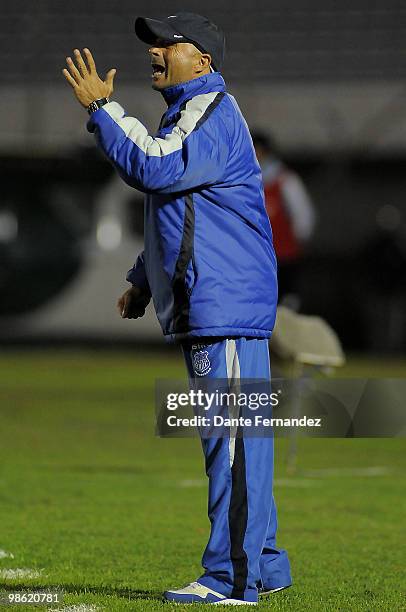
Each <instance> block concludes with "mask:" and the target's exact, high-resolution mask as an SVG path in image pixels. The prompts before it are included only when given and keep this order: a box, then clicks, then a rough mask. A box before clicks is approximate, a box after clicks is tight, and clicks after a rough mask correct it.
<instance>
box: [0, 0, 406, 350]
mask: <svg viewBox="0 0 406 612" xmlns="http://www.w3.org/2000/svg"><path fill="white" fill-rule="evenodd" d="M231 8H232V10H231ZM179 9H183V10H189V11H196V12H201V13H204V14H206V15H207V16H209V18H211V19H212V20H213V21H214V22H216V23H218V24H219V25H220V26H221V27H222V28H223V29H224V31H225V32H226V35H227V47H228V50H227V59H226V63H225V67H224V70H223V75H224V77H225V79H226V81H227V84H228V89H229V91H230V92H231V93H232V94H233V95H234V96H235V97H236V98H237V100H238V102H239V104H240V107H241V109H242V111H243V113H244V115H245V117H246V119H247V121H248V123H249V125H250V127H251V129H252V130H253V132H255V135H256V138H257V140H256V144H257V146H258V147H261V150H260V151H259V154H258V157H261V156H262V159H261V160H260V161H261V166H262V169H263V172H264V180H265V187H266V194H267V207H268V212H269V214H270V216H271V218H272V214H274V213H275V210H277V211H278V218H276V219H274V220H273V225H274V234H275V241H276V242H278V245H277V250H279V253H278V254H279V258H280V269H281V299H283V300H284V301H286V303H288V304H289V305H291V306H293V307H294V308H295V309H296V310H299V311H300V312H302V313H307V314H318V315H321V316H322V317H324V318H325V319H326V320H327V321H328V322H329V323H330V324H331V325H332V327H333V328H334V329H335V330H336V331H337V333H338V335H339V337H340V339H341V340H342V342H343V345H344V348H345V349H347V350H351V351H359V352H362V351H363V352H371V353H374V352H375V353H378V352H379V353H382V352H385V353H397V354H399V353H402V352H403V351H404V348H405V345H406V319H405V312H406V289H405V287H406V284H405V282H404V281H405V269H406V268H405V263H406V240H405V238H406V235H405V234H406V225H405V222H406V199H405V193H406V85H405V77H406V47H405V44H404V41H405V38H406V6H405V5H404V3H402V2H401V1H400V0H385V2H383V1H377V2H371V1H370V0H351V2H350V1H349V0H342V1H341V2H335V1H333V0H323V1H322V0H312V1H311V2H308V3H306V7H304V5H303V3H302V2H299V0H291V1H290V2H288V3H286V2H282V0H271V1H266V2H265V1H263V2H256V3H255V4H250V5H248V4H247V3H246V2H241V1H239V0H235V1H233V2H232V3H221V4H219V3H218V2H214V1H213V0H207V1H206V2H205V3H204V6H202V4H201V2H197V1H196V0H189V1H188V3H187V7H186V8H185V6H181V5H180V4H179V3H175V4H170V5H168V3H164V2H159V1H158V2H155V3H154V4H153V6H151V3H150V2H146V1H143V0H139V1H138V2H137V3H135V2H133V1H130V0H121V1H120V3H118V2H111V1H109V2H107V1H106V0H97V2H96V1H93V0H87V1H83V0H81V1H79V0H71V1H70V2H69V3H67V2H66V1H65V0H36V2H35V3H33V2H27V1H26V0H13V1H12V2H11V1H8V0H2V2H1V15H0V19H1V28H0V31H1V35H0V36H1V38H0V49H1V56H2V76H1V81H0V99H1V105H2V108H3V111H2V113H1V114H0V167H1V183H2V190H1V198H0V262H1V263H0V338H1V340H2V341H3V343H10V342H24V343H25V342H29V341H31V340H32V341H34V340H35V341H38V340H41V341H44V340H74V341H79V342H80V341H93V340H95V341H99V340H103V341H114V342H116V341H118V340H121V341H129V342H135V343H136V342H139V341H142V342H162V340H161V336H160V330H159V329H158V325H157V323H156V321H155V315H154V313H153V311H152V308H151V307H149V309H148V310H149V312H148V314H147V316H146V317H145V318H144V319H143V320H142V321H138V322H137V323H133V322H131V323H129V322H128V321H122V320H120V318H119V317H118V316H117V315H116V312H115V302H116V299H117V297H118V296H119V295H120V294H121V293H122V291H123V290H124V289H125V287H126V283H125V274H126V271H127V270H128V269H129V268H130V267H131V266H132V264H133V262H134V261H135V258H136V256H137V254H138V252H139V251H140V250H141V249H142V244H143V206H142V194H140V193H138V192H136V191H135V190H131V189H129V188H127V187H126V186H125V185H124V184H123V183H122V182H121V181H120V180H119V179H118V178H117V177H116V176H115V174H114V173H113V170H112V168H111V167H110V165H109V164H108V163H107V162H106V161H105V160H104V159H103V157H102V155H101V154H100V153H99V152H98V151H97V150H96V147H95V144H94V141H93V137H92V136H91V135H90V134H88V133H87V131H86V119H87V115H86V113H85V111H84V110H83V109H82V108H81V107H80V106H79V105H78V103H77V102H76V100H75V99H74V98H73V96H72V92H71V90H70V88H69V86H68V85H67V84H66V82H65V80H64V78H63V76H62V74H61V70H62V68H63V67H64V65H65V56H66V55H68V54H71V53H72V49H73V48H74V47H81V48H82V47H84V46H88V47H89V48H90V49H91V50H92V51H93V54H94V56H95V58H96V63H97V66H98V69H99V72H100V74H102V75H104V74H105V72H106V71H107V70H108V69H110V68H112V67H115V68H117V71H118V73H117V77H116V89H115V95H114V97H115V99H116V100H118V101H119V102H120V103H121V104H122V105H123V106H124V107H125V108H126V110H127V112H128V113H129V114H133V115H135V116H137V117H138V118H139V119H141V121H143V123H144V124H145V125H146V126H147V127H148V128H149V129H150V131H151V132H153V131H154V130H155V129H156V127H157V125H158V122H159V119H160V116H161V114H162V113H163V112H164V110H165V105H164V102H163V99H162V98H161V96H160V95H159V93H156V92H154V91H152V90H151V88H150V65H149V58H148V55H147V53H146V46H145V45H143V44H142V43H140V42H139V41H138V40H137V39H136V37H135V35H134V33H133V23H134V19H135V17H136V16H137V15H147V16H152V17H161V16H162V17H163V16H166V15H167V13H168V11H169V12H173V11H176V10H179ZM279 230H280V231H279ZM286 233H287V234H288V235H289V237H290V239H289V240H290V242H289V244H284V238H283V236H284V235H285V234H286ZM279 243H280V244H279ZM282 276H283V278H282ZM282 284H283V291H282Z"/></svg>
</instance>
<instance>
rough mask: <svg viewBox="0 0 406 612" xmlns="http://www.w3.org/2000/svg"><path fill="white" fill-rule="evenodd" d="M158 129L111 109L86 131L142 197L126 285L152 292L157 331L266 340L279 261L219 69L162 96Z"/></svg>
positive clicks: (250, 156)
mask: <svg viewBox="0 0 406 612" xmlns="http://www.w3.org/2000/svg"><path fill="white" fill-rule="evenodd" d="M162 93H163V96H164V98H165V100H166V102H167V104H168V109H167V111H166V112H165V114H164V115H163V117H162V119H161V123H160V126H159V129H158V132H157V134H156V135H155V136H150V135H149V134H148V132H147V130H146V129H145V127H144V126H143V125H142V123H140V121H138V119H135V118H133V117H128V116H127V115H126V114H125V112H124V110H123V108H122V107H121V106H120V105H119V104H117V102H110V103H108V104H106V105H105V106H103V107H102V108H101V109H99V110H97V111H96V112H94V113H93V114H92V115H91V118H90V120H89V123H88V130H89V131H90V132H94V133H95V135H96V139H97V142H98V145H99V146H100V147H101V149H102V150H103V151H104V153H105V154H106V155H107V157H108V158H109V160H110V161H111V162H112V163H113V164H114V166H115V167H116V168H117V170H118V172H119V174H120V175H121V177H122V178H123V179H124V180H125V181H126V183H128V184H129V185H131V186H133V187H135V188H136V189H139V190H140V191H143V192H145V194H146V197H145V250H144V252H143V253H141V255H140V256H139V257H138V259H137V262H136V263H135V265H134V267H133V268H132V269H131V270H130V271H129V272H128V275H127V280H128V281H130V282H131V283H133V284H134V285H138V286H140V287H142V288H143V289H144V291H145V292H146V293H148V294H149V295H151V294H152V299H153V302H154V306H155V310H156V314H157V317H158V319H159V322H160V324H161V327H162V330H163V333H164V334H165V336H167V337H168V338H169V339H177V340H181V339H184V338H186V337H190V336H193V337H195V336H252V337H257V338H267V337H269V336H270V335H271V331H272V329H273V326H274V321H275V315H276V303H277V280H276V259H275V253H274V249H273V245H272V231H271V226H270V223H269V219H268V216H267V213H266V210H265V205H264V193H263V185H262V177H261V171H260V168H259V165H258V162H257V159H256V157H255V152H254V148H253V144H252V139H251V136H250V133H249V130H248V126H247V124H246V122H245V120H244V117H243V116H242V114H241V111H240V109H239V108H238V105H237V103H236V101H235V99H234V98H233V96H231V95H230V94H228V93H227V92H226V87H225V83H224V80H223V78H222V76H221V75H220V74H219V73H218V72H213V73H210V74H209V75H206V76H202V77H199V78H196V79H193V80H191V81H187V82H186V83H181V84H179V85H175V86H173V87H169V88H167V89H165V90H163V92H162Z"/></svg>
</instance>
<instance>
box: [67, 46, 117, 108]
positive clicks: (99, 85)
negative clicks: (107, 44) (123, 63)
mask: <svg viewBox="0 0 406 612" xmlns="http://www.w3.org/2000/svg"><path fill="white" fill-rule="evenodd" d="M83 52H84V54H85V56H86V63H85V61H84V59H83V57H82V55H81V53H80V51H79V49H75V50H74V55H75V62H76V64H75V62H74V61H73V60H72V58H71V57H67V58H66V63H67V64H68V70H67V69H66V68H64V69H63V70H62V73H63V75H64V77H65V79H66V80H67V81H68V83H69V84H70V85H71V86H72V89H73V91H74V93H75V96H76V97H77V99H78V100H79V102H80V103H81V104H82V106H84V107H85V108H87V107H88V106H89V104H90V103H91V102H93V101H94V100H99V99H100V98H109V97H110V96H111V94H112V93H113V79H114V77H115V74H116V70H115V68H112V69H111V70H109V72H108V73H107V74H106V80H105V81H102V80H101V78H100V77H99V75H98V74H97V70H96V64H95V62H94V59H93V56H92V54H91V53H90V51H89V49H83Z"/></svg>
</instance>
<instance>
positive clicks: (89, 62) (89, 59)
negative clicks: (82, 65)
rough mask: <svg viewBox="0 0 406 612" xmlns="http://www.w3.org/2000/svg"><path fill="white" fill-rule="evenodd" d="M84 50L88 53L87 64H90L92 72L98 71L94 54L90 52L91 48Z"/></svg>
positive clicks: (89, 67)
mask: <svg viewBox="0 0 406 612" xmlns="http://www.w3.org/2000/svg"><path fill="white" fill-rule="evenodd" d="M83 52H84V54H85V55H86V61H87V65H88V69H89V72H90V74H91V73H92V72H97V70H96V64H95V62H94V59H93V55H92V54H91V53H90V51H89V49H88V48H87V47H86V48H85V49H83Z"/></svg>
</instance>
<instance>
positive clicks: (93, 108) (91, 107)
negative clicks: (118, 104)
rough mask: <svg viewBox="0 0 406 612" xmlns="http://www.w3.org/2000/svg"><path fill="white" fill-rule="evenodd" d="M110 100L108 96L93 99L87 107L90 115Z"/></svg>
mask: <svg viewBox="0 0 406 612" xmlns="http://www.w3.org/2000/svg"><path fill="white" fill-rule="evenodd" d="M109 102H110V100H109V99H108V98H98V99H97V100H93V102H90V104H89V106H88V107H87V112H88V113H89V115H91V114H92V113H94V112H95V111H97V110H99V108H101V107H102V106H104V105H105V104H108V103H109Z"/></svg>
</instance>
